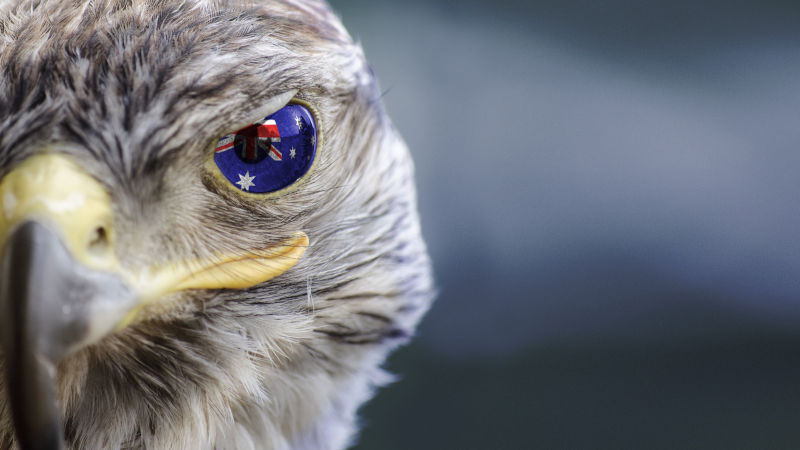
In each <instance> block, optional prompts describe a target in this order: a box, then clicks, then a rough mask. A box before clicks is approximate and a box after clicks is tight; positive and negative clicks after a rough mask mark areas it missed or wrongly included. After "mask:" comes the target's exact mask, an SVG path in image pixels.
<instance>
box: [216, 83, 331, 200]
mask: <svg viewBox="0 0 800 450" xmlns="http://www.w3.org/2000/svg"><path fill="white" fill-rule="evenodd" d="M301 116H302V118H301ZM256 128H258V129H257V130H256ZM253 138H255V140H254V139H253ZM322 146H323V137H322V127H321V126H320V122H319V113H318V111H317V110H316V108H314V107H313V106H312V105H311V104H310V103H308V102H307V101H304V100H301V99H298V98H294V99H292V100H291V101H289V103H287V104H286V106H284V107H282V108H281V109H279V110H278V111H276V112H275V113H273V114H270V115H269V116H267V117H265V118H263V119H262V120H260V121H258V122H256V123H254V124H253V125H250V126H248V127H245V128H242V129H241V130H237V131H236V132H233V133H230V134H228V135H225V136H223V137H222V138H219V139H215V140H214V142H213V143H212V144H211V149H210V151H209V157H208V159H207V161H206V165H207V166H208V169H209V172H210V173H211V174H212V175H214V176H215V178H217V179H218V180H219V181H220V182H221V183H222V184H224V185H226V186H227V187H228V188H230V189H232V190H234V191H236V193H237V194H239V195H243V196H245V197H252V198H254V199H260V200H263V199H267V198H273V197H276V196H280V195H283V194H285V193H287V192H290V191H292V190H294V189H296V188H297V187H298V186H301V185H302V184H304V183H305V181H307V180H308V178H309V176H310V175H311V174H312V173H313V171H314V169H315V168H316V166H317V161H318V159H319V152H320V149H321V148H322ZM256 179H257V180H258V182H256V181H255V180H256Z"/></svg>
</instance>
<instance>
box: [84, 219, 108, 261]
mask: <svg viewBox="0 0 800 450" xmlns="http://www.w3.org/2000/svg"><path fill="white" fill-rule="evenodd" d="M88 247H89V253H92V254H94V255H95V256H101V255H102V254H104V253H105V252H106V251H108V231H107V230H106V227H103V226H97V227H95V228H94V229H93V230H92V231H91V232H90V234H89V245H88Z"/></svg>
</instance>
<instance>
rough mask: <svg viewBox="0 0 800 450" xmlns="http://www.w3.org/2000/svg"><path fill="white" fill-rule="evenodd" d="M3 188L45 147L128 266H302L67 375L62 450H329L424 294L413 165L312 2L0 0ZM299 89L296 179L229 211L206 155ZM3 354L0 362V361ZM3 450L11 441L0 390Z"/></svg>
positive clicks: (168, 308) (165, 308)
mask: <svg viewBox="0 0 800 450" xmlns="http://www.w3.org/2000/svg"><path fill="white" fill-rule="evenodd" d="M0 67H2V69H3V70H2V73H1V74H0V92H2V95H0V175H3V174H5V173H7V172H8V171H9V170H10V169H11V168H13V167H14V165H15V164H16V163H17V162H19V161H21V160H22V159H24V158H26V157H28V156H30V155H32V154H34V153H36V152H39V151H43V149H46V148H47V147H48V146H52V145H57V146H58V148H59V149H60V151H64V152H68V153H70V154H72V155H74V156H75V158H76V159H77V160H79V161H81V162H82V164H83V165H84V167H85V168H86V170H87V171H89V172H90V173H91V174H93V175H94V176H95V177H96V178H97V179H99V180H101V181H102V182H103V183H104V184H105V185H106V187H107V188H108V191H109V192H110V193H111V195H112V197H113V201H114V207H115V211H114V213H115V220H116V222H115V227H116V229H117V232H118V238H117V249H116V250H117V252H118V254H119V255H120V258H121V260H122V262H123V264H124V265H125V266H126V267H128V268H132V269H135V268H141V267H145V266H147V265H152V264H156V263H160V262H164V261H173V260H178V259H182V258H186V257H188V256H191V255H199V256H204V257H208V256H209V255H213V254H216V253H218V252H219V251H227V250H247V249H255V248H265V247H266V246H268V245H271V244H274V243H276V242H278V241H280V240H282V239H284V238H285V237H286V236H288V235H289V233H291V232H292V231H295V230H303V231H305V232H306V233H307V234H308V235H309V237H310V239H311V246H310V248H309V249H308V250H307V252H306V254H305V255H304V257H303V258H302V259H301V260H300V262H299V263H298V265H297V266H295V267H294V268H293V269H291V270H289V271H288V272H286V273H285V274H283V275H281V276H280V277H278V278H276V279H273V280H271V281H269V282H267V283H265V284H263V285H261V286H257V287H254V288H251V289H247V290H243V291H235V290H230V291H190V292H184V293H182V294H180V295H173V296H172V297H170V298H167V299H163V301H161V302H159V303H157V304H154V305H152V306H151V307H149V308H148V309H146V310H145V311H143V313H142V314H143V320H141V321H139V322H138V323H137V324H135V325H133V326H131V327H129V328H128V329H125V330H123V331H121V332H118V333H115V334H113V335H111V336H108V337H107V338H105V339H104V340H102V341H101V342H99V343H98V344H96V345H93V346H91V347H89V348H86V349H84V350H82V351H80V352H78V353H77V354H75V355H73V356H71V357H70V358H68V359H67V360H65V361H63V362H62V363H61V364H60V365H59V367H58V378H57V381H58V392H59V398H60V402H61V406H62V410H63V414H64V417H65V435H66V439H67V441H68V445H69V446H71V447H72V448H87V449H95V448H156V449H186V448H235V449H247V448H263V449H289V448H294V449H338V448H344V447H346V446H347V445H349V444H350V443H352V442H353V439H354V437H355V433H356V431H357V426H356V412H357V409H358V407H359V406H360V405H361V404H362V403H363V402H364V401H366V400H367V399H369V398H370V397H371V396H372V394H373V390H374V389H375V388H376V387H378V386H380V385H382V384H385V383H386V382H388V381H389V380H391V377H390V376H389V375H387V374H386V373H385V372H383V371H382V370H381V369H380V365H381V364H382V362H383V361H384V359H385V358H386V356H387V354H388V353H389V352H390V351H391V350H392V349H394V348H396V346H397V345H399V344H401V343H404V342H406V341H407V339H408V338H409V337H410V336H412V335H413V333H414V328H415V326H416V324H417V322H418V320H419V319H420V317H421V316H422V314H424V312H425V311H426V309H427V308H428V306H429V303H430V300H431V298H432V294H431V292H432V281H431V271H430V263H429V261H428V257H427V253H426V249H425V245H424V243H423V241H422V238H421V234H420V229H419V222H418V218H417V212H416V200H415V195H416V194H415V191H414V182H413V165H412V162H411V160H410V157H409V154H408V151H407V149H406V147H405V145H404V143H403V142H402V140H401V138H400V137H399V136H398V134H397V133H396V131H395V130H394V128H393V127H392V125H391V122H390V121H389V119H388V118H387V116H386V115H385V113H384V111H383V107H382V105H381V101H380V91H379V89H378V87H377V84H376V81H375V79H374V77H373V75H372V74H371V71H370V70H369V68H368V66H367V64H366V62H365V59H364V56H363V53H362V51H361V49H360V47H359V46H358V45H357V44H355V43H354V42H353V41H352V39H351V38H350V37H349V35H348V34H347V32H346V31H345V30H344V28H343V27H342V25H341V24H340V22H339V21H338V19H337V18H336V17H335V16H334V15H333V14H332V12H331V11H330V9H329V8H328V7H327V5H325V4H324V3H322V2H317V1H291V0H285V1H263V2H255V3H254V2H245V1H241V2H235V1H232V2H227V1H206V2H196V3H195V2H174V3H173V2H167V1H156V0H154V1H136V0H134V1H130V0H99V1H86V0H76V1H74V2H73V1H70V2H63V1H52V0H43V1H41V0H35V1H23V2H17V1H2V2H0ZM293 89H296V90H298V94H297V98H299V99H302V100H305V101H307V102H309V103H310V104H311V105H313V106H314V107H315V108H316V110H317V113H318V121H319V124H320V126H321V129H322V135H323V137H324V140H323V142H322V144H321V147H320V151H319V156H318V158H319V159H318V161H317V165H316V167H315V169H314V171H313V172H312V173H311V175H310V176H309V177H308V178H307V180H305V181H304V182H303V183H302V185H300V186H298V187H296V188H295V189H291V190H289V191H287V192H286V193H285V194H283V195H281V196H278V197H269V198H266V199H262V200H258V199H254V198H252V197H243V196H241V195H239V194H238V193H237V192H236V191H235V190H233V189H231V188H229V187H228V186H224V185H223V182H222V181H220V180H219V179H217V178H215V177H213V176H211V175H210V174H209V173H208V170H207V168H206V166H205V161H206V160H207V158H208V155H209V152H211V151H213V143H214V142H215V139H216V138H218V137H219V136H221V135H222V134H225V133H227V132H230V131H232V130H234V129H236V128H237V126H238V125H241V124H243V123H247V122H248V121H253V120H254V119H257V118H254V117H252V114H253V111H255V110H257V109H258V107H259V106H260V105H261V104H263V103H264V102H266V101H267V100H268V99H269V98H271V97H272V96H274V95H276V94H279V93H281V92H286V91H287V90H293ZM1 361H2V357H1V356H0V362H1ZM0 392H2V393H0V449H5V448H9V447H13V446H14V443H13V442H14V441H13V440H14V437H13V428H12V425H11V420H10V413H9V410H8V409H9V405H8V401H7V395H6V394H5V393H4V391H2V390H0Z"/></svg>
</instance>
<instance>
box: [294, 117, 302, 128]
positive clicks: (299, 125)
mask: <svg viewBox="0 0 800 450" xmlns="http://www.w3.org/2000/svg"><path fill="white" fill-rule="evenodd" d="M294 123H296V124H297V129H298V130H302V129H303V119H302V118H300V116H294Z"/></svg>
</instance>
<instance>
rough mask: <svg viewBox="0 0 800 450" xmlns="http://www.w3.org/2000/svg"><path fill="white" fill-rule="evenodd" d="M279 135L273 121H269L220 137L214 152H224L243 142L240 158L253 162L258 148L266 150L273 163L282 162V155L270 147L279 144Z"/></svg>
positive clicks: (273, 147)
mask: <svg viewBox="0 0 800 450" xmlns="http://www.w3.org/2000/svg"><path fill="white" fill-rule="evenodd" d="M280 141H281V134H280V132H279V131H278V125H277V124H276V123H275V120H273V119H270V120H267V121H265V122H264V123H256V124H253V125H250V126H248V127H244V128H242V129H241V130H239V131H237V132H235V133H233V134H229V135H227V136H224V137H222V138H221V139H220V140H219V141H218V142H217V148H216V150H215V151H216V152H217V153H219V152H224V151H226V150H230V149H232V148H234V146H235V145H236V144H240V143H242V142H244V148H243V149H242V157H243V158H245V159H249V160H255V159H256V157H257V156H258V146H259V144H260V146H262V147H265V148H267V151H268V153H267V154H268V155H269V157H270V158H272V159H273V160H275V161H283V154H282V153H281V151H280V150H278V149H277V148H275V146H274V145H272V143H273V142H280Z"/></svg>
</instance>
